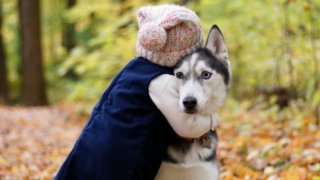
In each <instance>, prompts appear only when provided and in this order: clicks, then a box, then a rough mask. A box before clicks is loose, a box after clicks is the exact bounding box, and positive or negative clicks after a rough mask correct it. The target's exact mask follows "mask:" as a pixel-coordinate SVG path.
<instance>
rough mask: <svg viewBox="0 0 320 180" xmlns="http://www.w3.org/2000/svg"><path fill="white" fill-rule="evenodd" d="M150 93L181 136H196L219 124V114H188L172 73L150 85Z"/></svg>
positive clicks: (158, 78)
mask: <svg viewBox="0 0 320 180" xmlns="http://www.w3.org/2000/svg"><path fill="white" fill-rule="evenodd" d="M149 95H150V97H151V99H152V101H153V102H154V103H155V105H156V106H157V107H158V109H159V110H160V111H161V112H162V113H163V115H164V116H165V117H166V118H167V120H168V122H169V124H170V125H171V127H172V128H173V130H174V131H175V132H176V133H177V134H178V135H180V136H183V137H189V138H196V137H199V136H201V135H203V134H205V133H206V132H208V131H209V130H210V129H211V130H214V128H215V126H217V124H218V116H217V114H216V113H215V112H214V113H213V114H211V115H207V116H204V115H201V114H187V113H184V112H183V111H181V110H180V108H179V93H178V84H177V82H176V79H175V77H174V76H172V75H168V74H165V75H160V76H158V77H156V78H155V79H153V80H152V81H151V83H150V85H149Z"/></svg>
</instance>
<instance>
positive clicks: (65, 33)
mask: <svg viewBox="0 0 320 180" xmlns="http://www.w3.org/2000/svg"><path fill="white" fill-rule="evenodd" d="M76 3H77V1H76V0H68V1H67V11H68V10H70V9H71V8H72V7H74V6H75V5H76ZM63 23H64V24H63V25H62V28H63V29H62V45H63V46H64V47H65V48H66V51H67V52H70V51H71V49H72V48H74V46H75V39H74V34H75V30H74V26H75V24H74V23H73V22H66V21H64V22H63Z"/></svg>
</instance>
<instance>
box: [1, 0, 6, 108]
mask: <svg viewBox="0 0 320 180" xmlns="http://www.w3.org/2000/svg"><path fill="white" fill-rule="evenodd" d="M2 20H3V13H2V1H1V0H0V104H5V103H6V102H7V100H8V79H7V68H6V54H5V50H4V45H3V38H2Z"/></svg>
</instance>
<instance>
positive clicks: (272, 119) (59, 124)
mask: <svg viewBox="0 0 320 180" xmlns="http://www.w3.org/2000/svg"><path fill="white" fill-rule="evenodd" d="M229 106H230V107H228V108H224V109H223V110H222V111H221V112H218V114H219V116H220V119H221V121H220V124H219V126H218V127H217V131H218V134H219V139H220V141H219V147H218V158H219V161H220V163H221V174H220V179H222V180H238V179H245V180H249V179H252V180H253V179H256V180H260V179H268V180H276V179H281V180H295V179H296V180H319V179H320V131H319V127H317V126H316V124H315V118H314V117H313V116H312V115H311V113H303V111H304V112H307V111H308V110H307V109H302V111H299V112H296V111H295V110H294V108H289V109H285V110H283V111H281V112H279V111H277V110H276V108H269V109H267V110H260V109H259V110H255V109H252V110H250V111H248V110H246V109H247V108H246V106H245V105H237V106H235V105H234V106H233V105H229ZM244 107H245V108H244ZM87 118H88V116H87V115H84V111H83V109H82V106H81V105H56V106H51V107H41V108H23V107H6V106H0V135H1V136H0V179H1V180H7V179H8V180H9V179H10V180H11V179H19V180H20V179H52V178H53V177H54V175H55V174H56V172H57V171H58V169H59V167H60V166H61V164H62V163H63V161H64V160H65V158H66V157H67V155H68V154H69V152H70V151H71V149H72V147H73V145H74V143H75V141H76V139H77V138H78V136H79V133H80V132H81V130H82V128H83V126H84V124H85V123H86V120H87Z"/></svg>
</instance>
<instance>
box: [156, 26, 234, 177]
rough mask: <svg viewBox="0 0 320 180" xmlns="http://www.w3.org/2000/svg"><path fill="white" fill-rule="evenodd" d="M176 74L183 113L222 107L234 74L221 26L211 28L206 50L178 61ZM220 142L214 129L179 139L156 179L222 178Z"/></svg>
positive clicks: (207, 112)
mask: <svg viewBox="0 0 320 180" xmlns="http://www.w3.org/2000/svg"><path fill="white" fill-rule="evenodd" d="M174 74H175V76H176V78H177V80H178V84H179V96H180V100H179V106H180V109H181V110H182V111H184V112H186V113H190V114H194V113H200V114H203V115H210V114H212V113H213V112H215V111H217V110H218V108H220V107H221V106H222V105H223V103H224V100H225V98H226V95H227V91H228V87H229V81H230V76H231V75H230V64H229V60H228V52H227V48H226V45H225V42H224V38H223V36H222V33H221V31H220V30H219V28H218V26H216V25H214V26H212V28H211V30H210V32H209V36H208V38H207V42H206V45H205V47H204V48H200V49H198V50H196V51H195V52H193V53H191V54H189V55H187V56H185V57H184V58H183V59H182V60H181V61H179V63H178V64H177V65H176V67H175V70H174ZM217 143H218V137H217V133H216V131H215V130H214V131H209V132H207V133H206V134H204V135H203V136H201V137H198V138H193V139H191V138H183V137H179V136H177V137H176V138H175V139H174V140H173V141H172V143H171V144H170V146H169V148H168V150H167V156H166V158H165V159H164V161H163V162H162V165H161V167H160V169H159V172H158V174H157V176H156V178H155V179H156V180H217V179H219V171H218V168H219V163H218V160H217V157H216V148H217Z"/></svg>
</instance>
